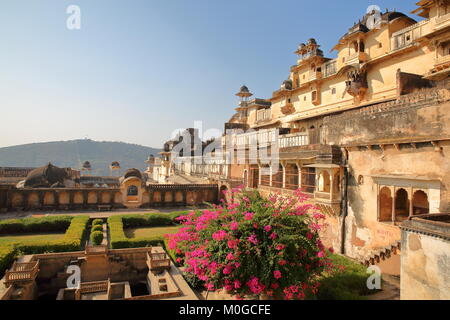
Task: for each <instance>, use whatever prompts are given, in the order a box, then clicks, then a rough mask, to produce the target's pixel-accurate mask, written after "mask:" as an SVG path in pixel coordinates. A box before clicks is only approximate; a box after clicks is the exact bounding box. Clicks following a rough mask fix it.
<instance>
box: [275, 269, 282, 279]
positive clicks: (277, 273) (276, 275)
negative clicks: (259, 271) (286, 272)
mask: <svg viewBox="0 0 450 320" xmlns="http://www.w3.org/2000/svg"><path fill="white" fill-rule="evenodd" d="M273 276H274V277H275V279H280V278H281V272H280V271H279V270H275V271H274V272H273Z"/></svg>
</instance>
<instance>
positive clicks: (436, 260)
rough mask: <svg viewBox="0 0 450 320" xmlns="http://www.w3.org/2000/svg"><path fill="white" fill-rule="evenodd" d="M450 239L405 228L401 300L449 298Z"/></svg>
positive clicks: (403, 233)
mask: <svg viewBox="0 0 450 320" xmlns="http://www.w3.org/2000/svg"><path fill="white" fill-rule="evenodd" d="M449 270H450V239H448V237H447V239H443V238H441V237H436V236H434V235H433V234H423V233H421V232H416V231H414V230H411V229H410V230H407V229H403V230H402V254H401V275H400V279H401V282H400V289H401V290H400V293H401V299H402V300H449V299H450V274H449Z"/></svg>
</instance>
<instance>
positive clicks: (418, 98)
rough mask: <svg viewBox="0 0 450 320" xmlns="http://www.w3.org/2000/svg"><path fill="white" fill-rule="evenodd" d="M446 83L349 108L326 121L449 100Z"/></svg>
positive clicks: (325, 121) (326, 118) (325, 120)
mask: <svg viewBox="0 0 450 320" xmlns="http://www.w3.org/2000/svg"><path fill="white" fill-rule="evenodd" d="M445 86H446V85H445V84H444V85H442V88H441V87H437V88H431V89H422V90H419V91H416V92H414V93H411V94H407V95H404V96H400V97H399V98H398V99H397V100H393V101H390V102H384V103H379V104H374V105H371V106H368V107H362V108H359V109H354V110H348V111H345V112H342V113H341V114H337V115H330V116H326V117H325V118H324V123H331V122H334V121H336V120H339V119H352V118H354V117H355V116H358V115H370V114H375V113H379V112H386V111H390V110H396V109H401V108H409V107H421V106H426V105H433V104H439V103H443V102H446V101H449V99H450V94H449V90H448V89H444V88H445Z"/></svg>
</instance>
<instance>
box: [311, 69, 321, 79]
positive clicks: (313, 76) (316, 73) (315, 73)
mask: <svg viewBox="0 0 450 320" xmlns="http://www.w3.org/2000/svg"><path fill="white" fill-rule="evenodd" d="M320 79H322V72H319V71H311V72H310V73H309V81H314V80H320Z"/></svg>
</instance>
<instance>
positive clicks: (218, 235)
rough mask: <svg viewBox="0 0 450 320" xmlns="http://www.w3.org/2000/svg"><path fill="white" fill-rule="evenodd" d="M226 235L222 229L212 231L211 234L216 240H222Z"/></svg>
mask: <svg viewBox="0 0 450 320" xmlns="http://www.w3.org/2000/svg"><path fill="white" fill-rule="evenodd" d="M226 236H227V233H226V232H225V231H224V230H219V231H217V232H214V233H213V235H212V238H213V239H214V240H216V241H222V240H223V239H225V238H226Z"/></svg>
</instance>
